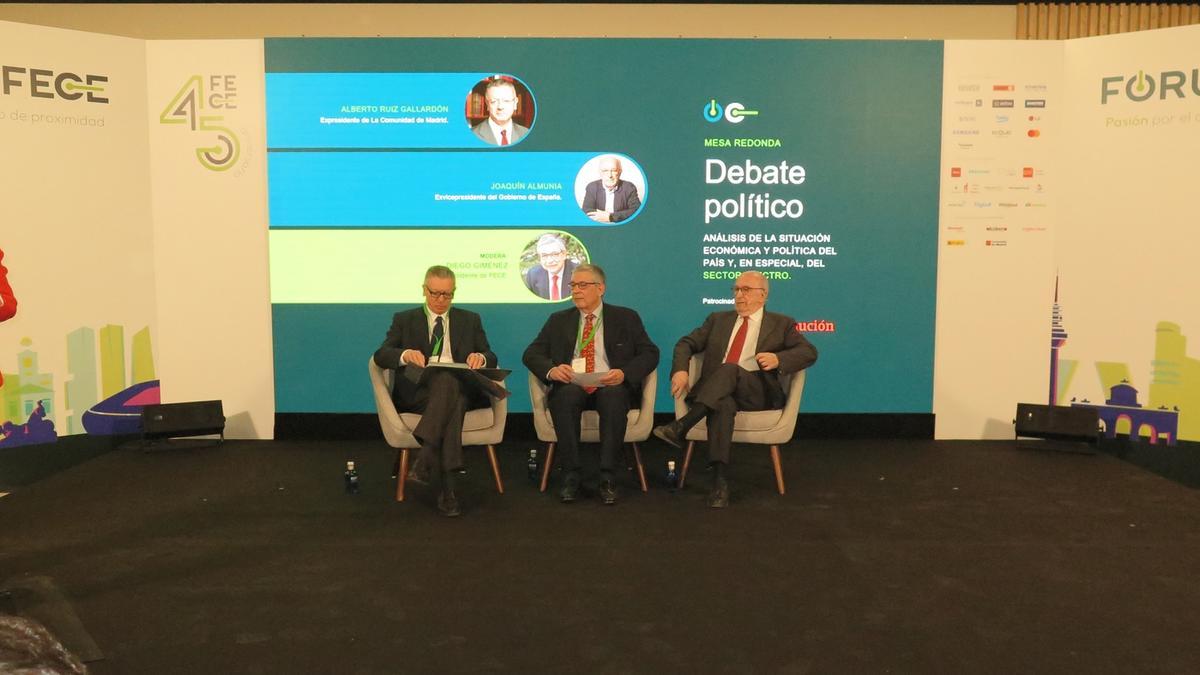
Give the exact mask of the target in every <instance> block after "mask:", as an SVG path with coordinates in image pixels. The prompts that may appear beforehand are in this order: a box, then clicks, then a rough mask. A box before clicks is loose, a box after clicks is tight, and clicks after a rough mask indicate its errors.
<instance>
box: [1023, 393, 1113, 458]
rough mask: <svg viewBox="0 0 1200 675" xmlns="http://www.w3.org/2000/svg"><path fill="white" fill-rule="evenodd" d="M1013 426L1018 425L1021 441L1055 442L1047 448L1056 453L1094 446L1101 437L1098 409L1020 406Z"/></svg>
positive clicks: (1033, 404)
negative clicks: (1030, 439)
mask: <svg viewBox="0 0 1200 675" xmlns="http://www.w3.org/2000/svg"><path fill="white" fill-rule="evenodd" d="M1013 423H1014V424H1015V425H1016V431H1017V440H1018V441H1020V439H1022V438H1042V439H1045V440H1047V441H1051V442H1053V445H1051V446H1048V447H1049V448H1050V449H1056V450H1058V449H1062V450H1079V449H1083V448H1084V446H1095V445H1096V442H1097V440H1098V438H1099V435H1100V416H1099V413H1098V412H1097V411H1096V409H1095V408H1083V407H1067V406H1058V405H1040V404H1037V403H1018V404H1017V418H1016V419H1015V420H1013ZM1022 447H1035V446H1032V445H1024V446H1022ZM1089 449H1090V448H1089Z"/></svg>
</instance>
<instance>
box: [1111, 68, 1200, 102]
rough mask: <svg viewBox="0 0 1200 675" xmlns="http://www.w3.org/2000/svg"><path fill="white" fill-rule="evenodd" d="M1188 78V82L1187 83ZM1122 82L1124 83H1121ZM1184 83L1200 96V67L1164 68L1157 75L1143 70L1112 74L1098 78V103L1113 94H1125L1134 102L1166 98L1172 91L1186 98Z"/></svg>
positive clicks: (1194, 93) (1177, 96) (1178, 96)
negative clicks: (1186, 68)
mask: <svg viewBox="0 0 1200 675" xmlns="http://www.w3.org/2000/svg"><path fill="white" fill-rule="evenodd" d="M1189 80H1190V84H1189ZM1122 82H1124V85H1122V84H1121V83H1122ZM1184 85H1188V87H1187V88H1188V89H1189V90H1190V91H1191V93H1192V94H1193V95H1195V96H1200V68H1192V70H1191V72H1190V73H1188V72H1185V71H1182V70H1164V71H1162V72H1161V73H1159V74H1158V76H1157V77H1155V76H1154V75H1151V74H1147V73H1146V72H1145V71H1144V70H1139V71H1137V74H1136V75H1130V76H1128V77H1126V76H1125V75H1113V76H1111V77H1105V78H1101V80H1100V105H1105V104H1107V103H1108V99H1110V98H1112V97H1113V96H1120V95H1121V94H1124V95H1125V98H1128V99H1129V100H1130V101H1133V102H1134V103H1141V102H1143V101H1148V100H1150V99H1151V98H1154V95H1155V94H1158V98H1159V100H1163V101H1165V100H1166V99H1167V92H1174V93H1175V97H1176V98H1186V96H1187V94H1186V93H1185V90H1184Z"/></svg>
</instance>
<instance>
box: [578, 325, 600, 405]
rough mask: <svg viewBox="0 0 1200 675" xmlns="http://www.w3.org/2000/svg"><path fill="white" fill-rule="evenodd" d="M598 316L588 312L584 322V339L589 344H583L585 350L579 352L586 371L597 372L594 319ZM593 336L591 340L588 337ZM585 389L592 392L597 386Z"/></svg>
mask: <svg viewBox="0 0 1200 675" xmlns="http://www.w3.org/2000/svg"><path fill="white" fill-rule="evenodd" d="M595 318H596V315H595V314H588V315H587V318H586V319H585V320H584V322H583V339H584V340H587V344H586V345H584V346H583V351H581V352H580V353H579V355H580V356H582V357H583V361H584V364H585V365H584V368H583V372H585V373H594V372H596V337H595V336H594V335H592V321H593V320H594V319H595ZM589 337H591V339H590V340H589V339H588V338H589ZM583 390H584V391H586V392H587V393H589V394H590V393H592V392H593V391H596V388H595V387H584V388H583Z"/></svg>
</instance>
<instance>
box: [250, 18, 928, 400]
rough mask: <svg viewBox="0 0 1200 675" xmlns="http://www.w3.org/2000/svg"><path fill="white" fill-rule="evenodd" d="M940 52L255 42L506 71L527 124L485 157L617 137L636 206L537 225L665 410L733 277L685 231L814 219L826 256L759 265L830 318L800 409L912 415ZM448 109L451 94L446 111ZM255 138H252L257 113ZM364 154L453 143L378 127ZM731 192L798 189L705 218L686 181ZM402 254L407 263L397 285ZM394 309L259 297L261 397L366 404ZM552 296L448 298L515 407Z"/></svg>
mask: <svg viewBox="0 0 1200 675" xmlns="http://www.w3.org/2000/svg"><path fill="white" fill-rule="evenodd" d="M942 51H943V50H942V43H940V42H908V41H904V42H890V41H833V40H822V41H777V40H682V39H681V40H666V39H653V40H632V39H631V40H598V39H527V40H521V39H472V40H459V39H426V40H410V39H361V40H360V39H347V40H343V39H272V40H267V41H266V65H267V73H268V78H270V77H271V74H272V73H317V72H320V73H339V72H340V73H480V72H482V73H506V74H512V75H515V76H517V77H519V78H520V79H521V81H523V82H524V83H525V84H526V85H527V86H528V87H529V89H530V91H531V92H532V93H533V95H534V97H535V98H536V107H537V117H536V124H535V126H534V128H533V130H532V131H531V132H530V134H529V135H528V137H526V138H525V139H524V140H523V141H522V142H521V143H520V144H519V145H518V146H515V147H513V148H507V149H504V150H503V151H498V152H504V153H508V154H512V153H521V152H530V153H533V152H537V153H546V152H597V153H599V152H618V153H622V154H624V155H628V156H629V157H631V158H633V159H634V160H636V162H637V164H638V166H640V167H641V169H642V171H643V172H644V173H645V176H646V181H647V184H648V185H650V186H651V189H650V194H649V197H648V199H647V200H646V203H645V205H644V208H643V209H642V211H641V213H639V214H638V215H637V217H636V218H634V219H632V220H631V221H628V222H627V223H624V224H621V225H620V226H613V227H587V226H578V225H577V224H575V225H573V224H571V223H567V222H564V223H562V224H561V225H559V226H557V228H555V229H562V230H565V231H567V232H570V233H571V234H573V235H574V236H576V237H578V238H580V239H581V240H582V241H583V243H584V244H585V245H586V247H587V250H588V252H589V253H590V255H591V259H592V262H595V263H598V264H600V265H601V266H603V267H604V268H605V271H606V272H607V275H608V292H607V295H606V296H605V301H606V302H610V303H615V304H619V305H625V306H628V307H632V308H634V309H636V310H638V312H639V313H640V314H641V316H642V318H643V320H644V322H645V324H646V327H647V330H648V331H649V333H650V336H651V338H652V339H653V340H654V341H655V342H656V343H657V344H658V346H659V348H660V350H661V351H662V354H663V356H662V360H661V363H660V369H659V391H658V396H657V404H656V408H657V409H658V410H659V411H667V410H670V409H672V406H671V401H670V397H669V394H668V392H667V387H666V380H667V379H668V376H669V373H668V372H667V370H668V368H669V364H670V354H671V350H672V347H673V345H674V343H675V341H676V340H677V339H678V338H679V337H680V336H681V335H683V334H685V333H686V332H688V331H690V330H691V329H692V328H694V327H696V326H698V325H699V324H700V323H701V322H702V321H703V320H704V318H705V316H707V314H708V313H710V312H712V311H719V310H726V309H730V307H729V306H715V305H705V304H702V302H701V299H702V298H705V297H709V298H727V297H730V295H731V293H730V287H731V286H732V282H731V280H730V279H704V278H703V273H704V271H705V269H706V268H705V267H703V264H702V261H703V258H705V256H704V255H702V252H701V246H702V245H703V243H702V242H701V238H702V237H703V235H704V234H705V233H716V232H720V233H726V234H737V233H778V232H793V233H813V232H819V233H828V234H829V235H830V236H831V238H832V242H831V245H832V246H834V247H835V248H836V251H837V255H836V256H833V257H828V258H826V259H825V265H826V266H825V267H824V268H820V269H803V270H794V269H793V270H789V272H790V275H791V278H790V279H786V280H783V279H777V280H773V281H772V285H771V293H770V299H769V301H768V304H767V308H768V309H769V310H773V311H778V312H782V313H785V314H788V315H790V316H792V317H794V318H795V319H796V320H797V321H800V322H812V321H826V322H831V323H832V324H833V325H834V326H835V330H834V331H833V332H809V333H807V337H808V338H809V339H810V340H811V341H812V342H813V343H814V344H815V345H816V346H817V348H818V350H819V351H820V359H819V361H818V362H817V364H816V365H815V366H814V367H813V368H812V369H811V370H810V371H809V373H808V379H807V383H806V387H805V392H804V401H803V405H802V410H803V411H805V412H831V413H872V412H880V413H884V412H886V413H896V412H901V413H929V412H931V404H932V389H933V344H934V308H935V289H936V260H937V247H936V237H937V220H938V208H937V206H938V184H939V180H938V166H939V147H940V136H941V80H942ZM464 95H465V92H464ZM712 100H715V101H717V102H718V105H723V104H725V103H727V102H734V101H736V102H739V103H742V104H743V106H744V107H745V108H746V109H749V110H754V111H757V113H758V114H757V115H755V116H752V117H747V118H744V121H743V122H742V123H740V124H730V123H728V122H726V121H721V122H717V123H711V122H708V121H706V120H705V119H704V115H703V111H704V109H705V107H706V105H707V104H709V102H710V101H712ZM288 105H289V102H288V101H286V100H278V99H276V98H273V97H271V96H270V87H269V88H268V100H267V107H268V119H269V120H278V119H280V116H284V117H286V115H287V110H288ZM462 114H463V110H462V107H461V105H460V107H459V108H458V109H452V110H451V112H450V115H451V116H452V117H453V116H458V118H459V119H461V118H462ZM280 124H281V123H280ZM462 124H463V125H465V124H466V123H465V121H464V122H462ZM267 134H268V146H269V147H270V146H271V145H272V143H271V129H270V127H268V130H267ZM714 138H717V139H720V138H723V139H730V140H732V139H738V138H755V139H776V140H777V141H778V142H779V143H780V144H781V146H782V147H778V148H773V147H768V148H737V147H729V148H724V147H705V144H704V141H705V139H714ZM313 150H320V149H319V148H315V149H313ZM460 150H461V149H460ZM376 151H381V152H398V153H417V152H443V153H449V152H455V151H456V150H454V149H451V148H445V149H406V148H389V147H386V144H384V145H383V146H381V147H380V148H378V149H376ZM471 151H478V148H473V149H471ZM271 152H275V153H278V152H280V149H279V148H272V149H271ZM408 156H411V155H408ZM707 158H717V159H721V160H723V161H725V162H727V163H730V164H733V163H738V164H743V163H744V162H745V161H746V160H750V161H752V162H754V163H755V164H757V165H769V164H778V163H779V162H782V161H787V162H788V163H789V164H800V165H803V166H804V168H805V170H806V174H807V177H806V180H805V182H804V183H803V184H802V185H799V186H790V185H773V186H748V185H729V184H723V185H708V184H706V183H705V181H704V178H705V172H704V166H705V160H706V159H707ZM397 159H398V161H401V162H403V161H404V156H400V157H398V158H397ZM269 178H270V179H274V176H269ZM397 178H398V181H401V182H402V180H403V177H402V176H399V177H397ZM571 179H573V176H566V177H564V180H568V181H569V180H571ZM270 189H271V202H272V204H277V203H280V202H281V200H284V201H286V200H288V199H289V194H288V192H287V186H286V185H277V184H275V183H274V182H273V183H272V184H271V188H270ZM742 192H746V193H749V192H758V193H762V192H770V193H771V195H772V197H781V198H784V199H793V198H795V199H800V200H802V201H803V204H804V214H803V216H801V217H800V218H799V219H795V220H792V219H748V220H736V219H721V220H719V221H717V222H714V223H711V224H705V214H704V202H705V199H706V198H718V199H727V198H734V197H736V196H737V195H738V194H739V193H742ZM297 197H298V196H297ZM308 197H309V198H311V195H309V196H308ZM429 225H430V226H431V227H433V226H437V227H442V228H446V229H447V233H446V234H445V235H442V236H443V237H448V238H449V240H450V242H451V245H452V243H453V240H454V238H455V237H462V238H469V237H471V236H472V232H475V231H477V230H476V229H474V227H477V226H474V227H456V226H455V223H429ZM539 227H541V226H540V225H539ZM414 245H428V243H427V240H422V241H419V242H418V241H414ZM423 271H424V270H421V269H413V270H411V276H412V280H413V282H412V283H413V285H414V286H416V285H419V284H420V281H421V277H422V274H423ZM309 273H311V274H329V275H336V274H337V273H338V272H337V270H336V269H320V270H310V271H309ZM460 287H461V282H460ZM411 306H412V305H396V306H392V305H377V304H370V305H368V304H337V305H331V304H275V305H274V306H273V322H274V340H275V379H276V382H275V390H276V408H277V410H278V411H279V412H281V413H297V412H371V411H373V410H374V403H373V399H372V396H371V392H370V384H369V381H368V379H367V373H366V363H367V359H368V358H369V357H370V355H371V354H372V353H373V352H374V350H375V349H376V348H377V347H378V346H379V344H380V342H381V341H382V340H383V337H384V335H385V333H386V331H387V328H388V326H389V325H390V322H391V317H392V314H393V313H394V312H396V311H399V310H402V309H407V308H409V307H411ZM566 306H568V305H567V304H565V303H564V304H560V305H549V304H511V305H508V304H486V305H476V306H468V305H464V307H467V308H468V309H472V310H474V311H477V312H479V313H480V314H481V315H482V316H483V319H484V326H485V328H486V330H487V332H488V336H489V339H490V340H491V343H492V346H493V348H494V350H495V351H496V352H497V354H498V356H499V358H500V365H501V367H506V368H511V369H513V371H514V372H513V376H512V377H511V378H510V379H509V386H510V388H511V389H512V390H513V391H514V396H513V398H512V399H511V404H510V410H513V411H515V412H528V411H529V397H528V392H527V391H526V387H525V377H526V371H525V369H524V367H523V366H522V365H521V363H520V357H521V353H522V352H523V351H524V349H525V347H526V345H527V344H528V343H529V341H530V340H532V339H533V337H534V336H535V335H536V334H537V331H538V329H539V328H540V327H541V325H542V323H543V322H544V321H545V318H546V316H547V315H548V314H549V313H550V312H551V311H555V310H557V309H561V308H563V307H566Z"/></svg>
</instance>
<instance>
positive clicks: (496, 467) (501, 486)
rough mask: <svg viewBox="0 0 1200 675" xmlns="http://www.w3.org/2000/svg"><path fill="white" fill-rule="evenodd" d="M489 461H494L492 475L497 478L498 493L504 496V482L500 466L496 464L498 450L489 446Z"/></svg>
mask: <svg viewBox="0 0 1200 675" xmlns="http://www.w3.org/2000/svg"><path fill="white" fill-rule="evenodd" d="M487 451H488V459H490V460H492V475H493V476H495V477H496V492H499V493H500V494H504V481H502V480H500V465H499V464H497V463H496V448H494V447H492V446H490V445H489V446H487Z"/></svg>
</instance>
